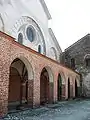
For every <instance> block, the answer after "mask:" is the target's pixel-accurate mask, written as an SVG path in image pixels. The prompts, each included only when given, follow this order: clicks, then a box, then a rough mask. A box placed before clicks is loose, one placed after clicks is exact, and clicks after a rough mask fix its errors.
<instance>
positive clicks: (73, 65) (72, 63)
mask: <svg viewBox="0 0 90 120" xmlns="http://www.w3.org/2000/svg"><path fill="white" fill-rule="evenodd" d="M71 68H72V69H74V68H75V59H74V58H72V59H71Z"/></svg>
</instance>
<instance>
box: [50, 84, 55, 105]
mask: <svg viewBox="0 0 90 120" xmlns="http://www.w3.org/2000/svg"><path fill="white" fill-rule="evenodd" d="M53 96H54V84H53V82H51V83H49V103H53Z"/></svg>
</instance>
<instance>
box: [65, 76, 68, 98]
mask: <svg viewBox="0 0 90 120" xmlns="http://www.w3.org/2000/svg"><path fill="white" fill-rule="evenodd" d="M65 99H68V78H66V82H65Z"/></svg>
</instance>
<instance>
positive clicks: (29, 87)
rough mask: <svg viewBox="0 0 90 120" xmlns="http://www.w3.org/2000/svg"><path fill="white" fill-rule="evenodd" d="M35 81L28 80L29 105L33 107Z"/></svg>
mask: <svg viewBox="0 0 90 120" xmlns="http://www.w3.org/2000/svg"><path fill="white" fill-rule="evenodd" d="M33 81H34V80H28V105H30V106H31V107H32V106H33Z"/></svg>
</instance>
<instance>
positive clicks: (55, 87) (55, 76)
mask: <svg viewBox="0 0 90 120" xmlns="http://www.w3.org/2000/svg"><path fill="white" fill-rule="evenodd" d="M56 101H57V74H54V81H53V102H56Z"/></svg>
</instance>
